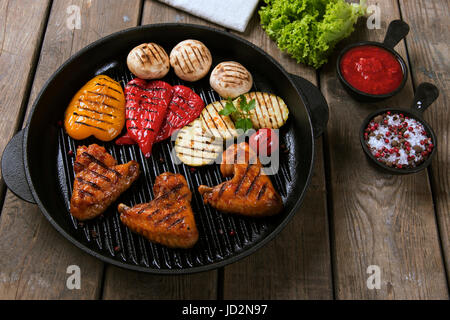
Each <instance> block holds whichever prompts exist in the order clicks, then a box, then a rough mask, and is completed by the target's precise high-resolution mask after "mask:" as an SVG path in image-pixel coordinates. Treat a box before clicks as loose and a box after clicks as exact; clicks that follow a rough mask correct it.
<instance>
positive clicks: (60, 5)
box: [0, 0, 140, 299]
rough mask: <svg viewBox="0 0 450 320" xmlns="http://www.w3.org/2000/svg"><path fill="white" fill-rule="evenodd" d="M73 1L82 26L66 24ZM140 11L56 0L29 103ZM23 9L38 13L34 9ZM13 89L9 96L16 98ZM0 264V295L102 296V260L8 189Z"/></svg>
mask: <svg viewBox="0 0 450 320" xmlns="http://www.w3.org/2000/svg"><path fill="white" fill-rule="evenodd" d="M39 2H40V1H31V3H32V4H35V3H39ZM70 5H75V6H78V7H79V8H80V10H81V29H79V30H77V29H76V30H73V29H72V30H71V29H68V27H67V24H66V21H67V19H68V17H69V15H68V13H67V11H66V10H67V8H68V6H70ZM22 10H23V9H22ZM28 10H30V11H28ZM139 11H140V1H139V0H128V1H126V2H122V1H115V0H108V1H91V0H85V1H82V0H77V1H74V0H58V1H53V6H52V9H51V13H50V18H49V22H48V26H47V30H46V33H45V39H44V43H43V46H42V51H41V55H40V59H39V64H38V68H37V71H36V76H35V79H34V83H33V89H32V92H31V98H30V100H29V102H30V103H29V106H30V105H31V103H32V102H33V101H34V98H35V97H36V95H37V93H38V92H39V91H40V89H41V87H42V86H43V84H44V82H45V81H46V80H47V79H48V77H50V75H51V74H52V73H53V72H54V71H55V70H56V69H57V68H58V67H59V66H60V65H61V64H62V63H63V62H64V61H65V60H67V59H68V58H69V57H70V56H71V55H73V54H74V53H75V52H77V51H78V50H79V49H81V48H82V47H84V46H86V45H87V44H89V43H91V42H92V41H94V40H96V39H98V38H100V37H102V36H105V35H107V34H110V33H112V32H115V31H118V30H121V29H125V28H128V27H131V26H134V25H136V24H137V22H138V15H139ZM20 12H22V11H20ZM23 12H29V14H30V15H31V16H32V15H33V14H34V15H35V14H36V13H35V12H33V10H31V9H27V10H23ZM99 17H101V19H99ZM30 19H31V18H30ZM22 24H23V25H27V23H26V22H23V23H22ZM23 25H20V26H19V25H18V26H16V28H17V32H22V31H21V30H22V28H23ZM18 38H20V37H18ZM17 68H19V66H17ZM2 70H4V69H3V68H2ZM11 70H12V71H11V72H17V70H13V68H11ZM10 92H12V91H10ZM10 92H9V94H8V95H6V96H8V97H13V96H14V94H11V93H10ZM6 114H8V112H6V111H3V112H2V115H6ZM0 265H1V269H0V279H1V281H0V299H95V298H97V297H99V295H100V288H101V280H102V272H103V263H101V262H100V261H99V260H97V259H95V258H93V257H91V256H89V255H87V254H85V253H83V252H82V251H81V250H79V249H77V248H76V247H75V246H73V245H72V244H70V243H69V242H68V241H66V240H64V239H63V237H62V236H60V235H59V234H58V233H57V232H56V230H54V229H53V228H52V227H51V226H50V224H49V223H48V222H47V220H46V219H45V218H44V217H43V215H42V214H41V213H40V212H39V209H38V207H37V206H35V205H31V204H28V203H25V202H23V201H21V200H19V199H17V198H16V197H15V196H14V195H13V194H12V193H11V192H9V191H8V193H7V196H6V201H5V204H4V207H3V211H2V215H1V220H0ZM69 265H78V266H79V267H80V270H81V289H80V290H68V289H67V287H66V280H67V277H68V276H69V275H68V274H67V273H66V270H67V267H68V266H69Z"/></svg>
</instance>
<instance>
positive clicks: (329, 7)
mask: <svg viewBox="0 0 450 320" xmlns="http://www.w3.org/2000/svg"><path fill="white" fill-rule="evenodd" d="M365 1H366V0H361V1H360V3H359V4H349V3H347V2H345V1H344V0H290V1H286V0H265V2H266V4H267V6H265V7H262V8H261V9H260V10H259V15H260V18H261V25H262V27H263V28H264V30H265V31H266V32H267V34H268V35H269V36H270V37H271V38H272V39H274V40H275V41H276V43H277V45H278V47H279V48H280V49H281V50H283V51H286V52H287V53H288V54H290V55H291V56H292V57H293V58H295V59H296V60H297V62H299V63H305V64H308V65H311V66H313V67H314V68H319V67H320V66H321V65H323V64H324V63H326V62H327V60H328V56H329V55H330V53H331V51H332V50H333V48H334V47H335V45H336V44H337V43H338V42H339V41H341V40H342V39H344V38H346V37H348V36H349V35H350V34H351V33H352V32H353V30H354V24H355V23H356V21H357V20H358V18H359V17H361V16H363V15H364V14H365V12H366V6H365Z"/></svg>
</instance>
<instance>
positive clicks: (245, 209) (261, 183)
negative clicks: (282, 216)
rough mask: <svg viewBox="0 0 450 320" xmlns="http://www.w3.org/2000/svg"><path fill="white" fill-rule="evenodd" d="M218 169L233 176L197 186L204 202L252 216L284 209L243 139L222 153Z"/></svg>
mask: <svg viewBox="0 0 450 320" xmlns="http://www.w3.org/2000/svg"><path fill="white" fill-rule="evenodd" d="M222 159H223V160H222V164H221V166H220V171H221V173H222V175H223V176H225V177H229V176H232V175H234V176H233V178H232V179H231V180H229V181H226V182H224V183H222V184H220V185H218V186H215V187H212V188H211V187H208V186H203V185H202V186H200V187H199V188H198V191H199V192H200V194H201V195H202V196H203V201H204V202H205V203H207V204H210V205H211V206H213V207H214V208H216V209H217V210H219V211H223V212H226V213H236V214H242V215H246V216H252V217H261V216H271V215H275V214H277V213H279V212H281V210H282V209H283V202H282V200H281V197H280V195H279V194H278V193H277V192H276V191H275V189H274V187H273V185H272V182H271V181H270V179H269V177H268V176H267V175H265V174H264V173H263V172H262V165H261V163H260V162H259V159H258V157H257V155H256V153H255V152H254V151H253V149H251V148H250V146H249V145H248V144H247V143H245V142H243V143H241V144H239V145H236V144H235V145H233V146H231V147H229V148H228V149H227V150H225V152H224V153H223V158H222Z"/></svg>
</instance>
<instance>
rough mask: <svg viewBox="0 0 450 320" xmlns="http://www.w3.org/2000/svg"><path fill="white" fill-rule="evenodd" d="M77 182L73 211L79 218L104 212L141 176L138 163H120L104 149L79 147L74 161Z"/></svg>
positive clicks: (92, 145) (74, 188) (86, 217)
mask: <svg viewBox="0 0 450 320" xmlns="http://www.w3.org/2000/svg"><path fill="white" fill-rule="evenodd" d="M74 170H75V182H74V184H73V193H72V198H71V200H70V213H71V214H72V215H73V216H74V217H75V218H77V219H78V220H88V219H93V218H95V217H97V216H99V215H100V214H102V213H103V212H104V211H105V210H106V209H107V208H108V207H109V206H110V205H111V204H112V203H113V202H114V201H116V200H117V198H118V197H119V196H120V194H122V193H123V192H124V191H125V190H127V189H128V188H129V187H130V185H131V184H132V183H133V182H134V181H135V180H136V179H137V178H138V177H139V164H138V163H137V162H136V161H130V162H128V163H125V164H120V165H117V162H116V160H115V159H114V158H113V157H112V156H111V155H110V154H109V153H107V152H106V150H105V148H103V147H100V146H99V145H96V144H91V145H90V146H89V147H86V146H80V147H78V149H77V156H76V159H75V163H74Z"/></svg>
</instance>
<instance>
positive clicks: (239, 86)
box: [209, 61, 253, 99]
mask: <svg viewBox="0 0 450 320" xmlns="http://www.w3.org/2000/svg"><path fill="white" fill-rule="evenodd" d="M209 84H210V85H211V88H213V89H214V90H215V91H216V92H217V93H218V94H219V95H220V96H221V97H223V98H233V99H234V98H236V97H238V96H240V95H241V94H244V93H246V92H248V91H249V90H250V89H251V88H252V85H253V78H252V75H251V74H250V72H249V71H248V70H247V69H246V68H245V67H244V66H243V65H242V64H240V63H238V62H235V61H226V62H222V63H219V64H218V65H217V66H216V67H215V68H214V70H213V71H212V72H211V76H210V78H209Z"/></svg>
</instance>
